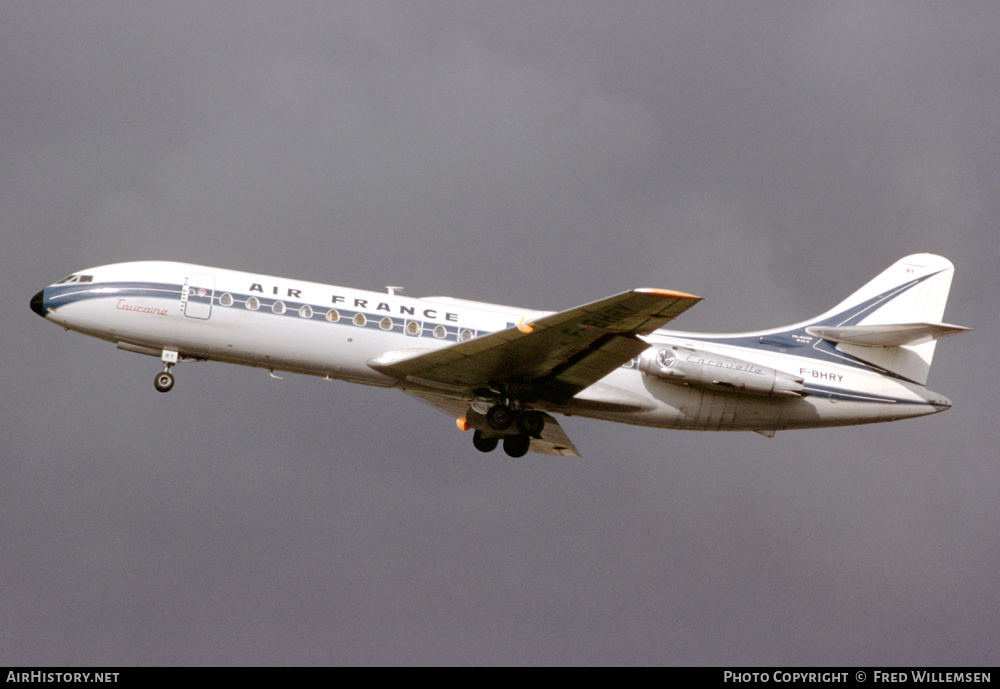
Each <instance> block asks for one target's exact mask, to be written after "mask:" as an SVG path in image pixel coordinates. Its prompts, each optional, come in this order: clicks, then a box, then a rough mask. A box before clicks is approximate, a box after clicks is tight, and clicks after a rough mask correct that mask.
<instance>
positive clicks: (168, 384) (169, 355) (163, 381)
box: [153, 349, 177, 392]
mask: <svg viewBox="0 0 1000 689" xmlns="http://www.w3.org/2000/svg"><path fill="white" fill-rule="evenodd" d="M160 361H162V362H163V372H162V373H157V374H156V378H154V379H153V386H154V387H155V388H156V389H157V390H159V391H160V392H170V388H172V387H174V374H173V373H171V372H170V368H171V367H172V366H173V365H174V364H176V363H177V352H174V351H172V350H169V349H164V350H163V354H162V355H161V356H160Z"/></svg>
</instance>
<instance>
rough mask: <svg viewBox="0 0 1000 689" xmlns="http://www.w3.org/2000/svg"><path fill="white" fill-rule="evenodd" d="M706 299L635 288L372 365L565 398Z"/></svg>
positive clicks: (432, 382)
mask: <svg viewBox="0 0 1000 689" xmlns="http://www.w3.org/2000/svg"><path fill="white" fill-rule="evenodd" d="M700 300H701V298H700V297H695V296H693V295H690V294H684V293H683V292H673V291H670V290H663V289H635V290H630V291H628V292H623V293H621V294H616V295H615V296H612V297H608V298H606V299H601V300H600V301H595V302H593V303H590V304H584V305H583V306H578V307H576V308H573V309H569V310H568V311H561V312H559V313H555V314H552V315H549V316H545V317H543V318H540V319H538V320H536V321H534V322H532V323H524V319H523V318H522V319H521V322H520V323H518V324H517V326H515V327H513V328H507V329H506V330H500V331H498V332H495V333H490V334H488V335H484V336H482V337H478V338H476V339H474V340H469V341H467V342H460V343H458V344H455V345H452V346H450V347H445V348H444V349H438V350H433V351H429V352H428V351H424V352H419V353H415V354H414V353H410V352H387V353H386V354H384V355H383V356H380V357H377V358H376V359H373V360H372V361H370V362H368V363H369V366H371V367H372V368H374V369H375V370H377V371H379V372H381V373H384V374H386V375H390V376H393V377H394V378H397V379H399V380H406V381H410V382H414V383H418V384H421V385H426V386H429V387H436V388H439V389H443V390H449V391H452V392H458V391H474V390H490V389H492V390H502V389H506V390H508V391H510V393H511V394H512V395H516V396H518V397H521V398H522V399H527V400H530V399H540V398H541V399H546V400H550V401H553V402H561V401H565V400H567V399H569V398H571V397H572V396H573V395H575V394H576V393H577V392H579V391H580V390H583V389H584V388H586V387H589V386H590V385H592V384H593V383H596V382H597V381H598V380H600V379H601V378H603V377H604V376H606V375H607V374H608V373H610V372H611V371H613V370H614V369H616V368H617V367H619V366H621V365H622V364H624V363H626V362H628V361H629V360H630V359H632V358H633V357H635V356H637V355H638V354H640V353H642V352H643V351H645V350H646V349H647V348H648V347H649V345H648V344H647V343H646V342H644V341H643V340H641V339H639V336H640V335H648V334H650V333H652V332H653V331H654V330H656V329H657V328H660V327H662V326H663V325H664V324H666V323H668V322H670V321H671V320H673V319H674V318H676V317H677V316H678V315H680V314H681V313H683V312H684V311H686V310H687V309H688V308H690V307H691V306H693V305H694V304H696V303H698V302H699V301H700Z"/></svg>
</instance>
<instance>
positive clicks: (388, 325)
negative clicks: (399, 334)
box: [378, 316, 392, 330]
mask: <svg viewBox="0 0 1000 689" xmlns="http://www.w3.org/2000/svg"><path fill="white" fill-rule="evenodd" d="M378 327H380V328H382V330H392V319H391V318H389V317H388V316H386V317H385V318H383V319H382V320H381V321H379V323H378Z"/></svg>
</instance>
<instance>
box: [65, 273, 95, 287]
mask: <svg viewBox="0 0 1000 689" xmlns="http://www.w3.org/2000/svg"><path fill="white" fill-rule="evenodd" d="M93 281H94V276H93V275H67V276H66V277H64V278H63V279H62V280H60V281H59V282H57V283H56V284H57V285H68V284H71V283H73V282H93Z"/></svg>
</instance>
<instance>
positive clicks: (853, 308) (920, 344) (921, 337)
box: [806, 254, 968, 385]
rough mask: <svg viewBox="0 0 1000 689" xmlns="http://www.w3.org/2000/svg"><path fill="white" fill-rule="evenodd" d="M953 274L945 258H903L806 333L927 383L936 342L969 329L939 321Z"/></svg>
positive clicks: (911, 378)
mask: <svg viewBox="0 0 1000 689" xmlns="http://www.w3.org/2000/svg"><path fill="white" fill-rule="evenodd" d="M954 272H955V267H954V266H953V265H952V264H951V261H949V260H948V259H946V258H943V257H941V256H935V255H933V254H914V255H913V256H907V257H906V258H902V259H900V260H899V261H896V262H895V263H894V264H892V265H891V266H889V268H887V269H886V270H885V271H883V272H882V273H881V274H880V275H878V277H876V278H875V279H874V280H872V281H870V282H869V283H868V284H866V285H865V286H864V287H862V288H861V289H859V290H858V291H857V292H855V293H854V294H852V295H851V296H850V297H848V298H847V299H845V300H844V301H842V302H841V303H840V304H838V305H837V306H836V307H834V308H833V309H831V310H830V311H828V312H827V313H825V314H823V315H822V316H819V317H818V318H816V319H815V320H813V321H812V322H811V323H809V324H808V327H807V328H806V332H807V333H809V334H810V335H812V336H814V337H819V338H822V339H824V340H827V341H829V342H832V343H835V345H836V348H837V349H838V350H839V351H841V352H844V353H845V354H849V355H851V356H854V357H857V358H859V359H862V360H864V361H867V362H869V363H871V364H873V365H875V366H878V367H880V368H883V369H885V370H886V371H888V372H891V373H894V374H896V375H898V376H901V377H903V378H906V379H908V380H912V381H914V382H917V383H920V384H921V385H923V384H925V383H926V382H927V374H928V372H929V371H930V366H931V361H932V359H933V358H934V349H935V347H936V345H937V340H938V339H940V338H942V337H947V336H948V335H955V334H957V333H960V332H965V331H966V330H968V328H961V327H958V326H951V325H945V324H943V323H941V322H940V321H941V318H942V317H943V316H944V307H945V303H946V302H947V301H948V292H949V291H950V289H951V279H952V276H953V275H954Z"/></svg>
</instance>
